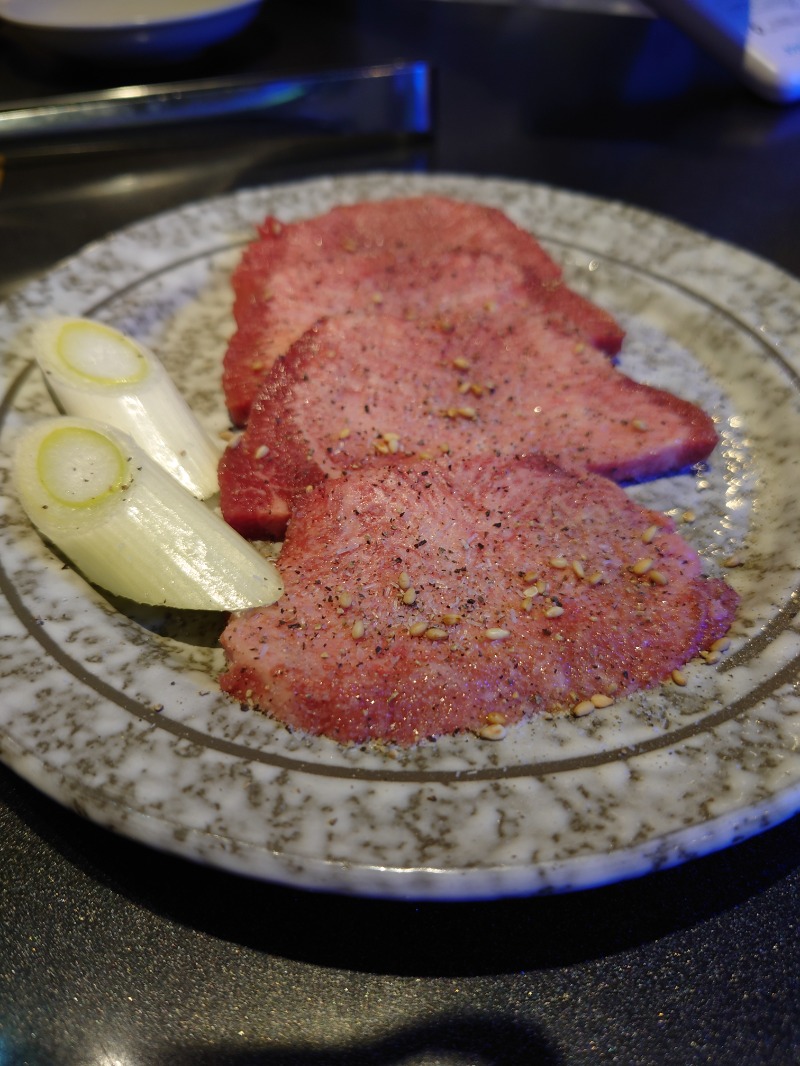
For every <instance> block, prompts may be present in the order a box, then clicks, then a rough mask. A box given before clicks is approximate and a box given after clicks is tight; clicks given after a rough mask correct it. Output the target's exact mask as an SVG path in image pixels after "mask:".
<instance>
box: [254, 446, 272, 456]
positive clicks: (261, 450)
mask: <svg viewBox="0 0 800 1066" xmlns="http://www.w3.org/2000/svg"><path fill="white" fill-rule="evenodd" d="M268 454H269V448H268V447H267V445H266V444H260V445H259V446H258V447H257V448H256V452H255V458H256V459H263V458H264V456H265V455H268Z"/></svg>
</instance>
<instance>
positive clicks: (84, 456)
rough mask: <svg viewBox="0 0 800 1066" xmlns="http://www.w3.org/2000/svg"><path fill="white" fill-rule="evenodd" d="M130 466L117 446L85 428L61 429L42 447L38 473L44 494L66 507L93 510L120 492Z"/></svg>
mask: <svg viewBox="0 0 800 1066" xmlns="http://www.w3.org/2000/svg"><path fill="white" fill-rule="evenodd" d="M127 472H128V466H127V463H126V461H125V457H124V456H123V455H122V454H121V453H120V450H119V448H118V447H117V446H116V444H115V443H114V442H113V441H111V440H109V439H108V437H106V436H104V435H103V434H102V433H97V432H95V430H93V429H86V428H84V427H83V426H61V427H57V428H55V429H53V430H52V432H51V433H48V434H47V435H46V436H45V437H44V438H43V439H42V441H41V442H40V444H39V451H38V454H37V463H36V473H37V475H38V477H39V481H40V483H41V486H42V490H43V492H44V493H47V494H49V495H50V496H51V497H52V499H53V500H54V501H55V502H56V503H59V504H63V505H64V506H65V507H91V506H92V505H95V504H98V503H100V502H101V501H103V500H105V499H107V498H108V497H110V496H112V495H113V494H114V493H115V492H118V491H119V489H120V488H121V486H122V484H123V482H124V481H125V475H126V474H127Z"/></svg>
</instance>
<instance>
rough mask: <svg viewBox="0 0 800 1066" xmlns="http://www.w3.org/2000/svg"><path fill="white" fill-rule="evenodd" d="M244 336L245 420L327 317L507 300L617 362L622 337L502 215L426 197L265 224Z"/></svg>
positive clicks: (237, 379)
mask: <svg viewBox="0 0 800 1066" xmlns="http://www.w3.org/2000/svg"><path fill="white" fill-rule="evenodd" d="M233 289H234V316H235V320H236V327H237V328H236V332H235V333H234V335H233V337H232V338H231V341H230V344H229V347H228V350H227V352H226V355H225V360H224V368H223V388H224V391H225V397H226V402H227V405H228V409H229V411H230V414H231V418H232V419H233V421H234V422H235V423H236V424H237V425H242V424H244V423H245V422H246V420H247V417H248V413H249V410H250V406H251V404H252V402H253V399H254V397H255V395H256V392H257V390H258V387H259V384H260V382H261V380H262V378H263V377H264V375H265V373H266V372H267V371H268V370H269V368H270V366H271V365H272V364H273V362H274V361H275V359H276V358H278V357H279V356H280V355H282V354H283V353H284V352H285V351H286V350H287V349H288V348H289V347H290V346H291V344H292V343H293V342H294V341H295V340H297V339H298V337H300V336H301V335H302V334H303V333H304V332H305V331H306V330H307V329H308V328H309V327H311V326H312V325H313V324H314V323H315V322H316V321H317V320H318V319H319V318H322V317H324V316H328V315H333V314H345V313H348V312H351V311H360V312H362V313H364V312H368V313H379V314H383V313H389V314H394V315H396V316H399V317H413V318H415V319H419V320H423V321H428V322H435V321H442V320H444V319H449V318H450V317H452V316H455V315H457V314H459V313H461V312H462V311H470V310H474V309H476V308H477V307H481V306H485V305H486V304H489V303H491V304H494V305H497V304H502V303H503V302H504V301H505V300H508V299H513V300H515V301H516V302H527V303H528V304H530V306H532V307H533V308H536V309H538V310H540V311H543V312H546V313H547V315H548V316H549V317H550V318H551V319H552V320H553V321H555V322H557V323H560V324H561V325H562V326H569V328H570V329H572V330H574V331H575V332H576V333H577V334H578V335H580V336H581V337H583V338H584V339H586V340H588V341H589V342H591V343H593V344H595V345H596V346H597V347H598V348H600V349H602V350H604V351H606V352H607V353H608V354H609V355H613V354H615V353H616V352H617V351H618V350H619V348H620V345H621V343H622V337H623V334H622V330H621V329H620V327H619V325H618V324H617V323H616V322H615V321H614V319H613V318H612V317H611V316H610V315H609V314H608V313H607V312H605V311H604V310H602V309H601V308H599V307H597V306H595V305H594V304H593V303H591V302H590V301H589V300H586V299H584V298H583V297H582V296H580V295H579V294H578V293H576V292H574V291H573V290H571V289H570V288H569V287H568V286H567V285H566V284H565V283H564V281H563V278H562V276H561V270H560V268H559V267H558V265H557V264H556V263H555V262H554V261H553V260H552V259H551V258H550V256H549V255H548V254H547V253H546V252H545V251H544V249H543V248H542V247H541V245H540V244H539V243H538V242H537V241H536V240H535V239H534V238H533V237H532V236H531V235H530V234H529V233H528V232H526V231H525V230H523V229H521V228H520V227H518V226H516V225H515V224H514V223H513V222H512V221H511V220H510V219H509V218H507V217H506V215H504V214H503V213H502V212H501V211H499V210H497V209H496V208H491V207H486V206H484V205H481V204H472V203H464V202H460V201H456V200H452V199H448V198H446V197H439V196H419V197H410V198H403V199H391V200H381V201H376V202H366V203H359V204H354V205H347V206H341V207H336V208H333V209H332V210H331V211H329V212H327V213H326V214H324V215H321V216H319V217H316V218H312V219H307V220H303V221H300V222H293V223H283V222H280V221H279V220H278V219H275V218H267V219H266V220H265V222H264V223H263V225H262V226H261V228H260V232H259V237H258V239H257V240H255V241H253V242H252V244H250V245H249V246H248V248H247V249H246V250H245V252H244V254H243V256H242V259H241V262H240V263H239V265H238V267H237V269H236V270H235V272H234V275H233Z"/></svg>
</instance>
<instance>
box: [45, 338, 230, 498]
mask: <svg viewBox="0 0 800 1066" xmlns="http://www.w3.org/2000/svg"><path fill="white" fill-rule="evenodd" d="M33 345H34V351H35V354H36V359H37V361H38V363H39V366H40V368H41V370H42V373H43V374H44V377H45V381H46V382H47V385H48V388H49V389H50V392H51V394H52V395H53V398H54V399H55V401H56V403H57V404H58V406H59V408H60V410H61V411H63V412H64V413H65V414H68V415H75V416H76V417H78V418H92V419H97V420H99V421H101V422H105V423H107V424H108V425H110V426H113V427H114V428H115V429H121V430H122V431H123V432H124V433H128V434H130V436H131V437H133V439H134V440H135V441H136V442H137V443H138V444H139V446H140V447H141V448H143V449H144V450H145V451H146V452H147V454H148V455H150V456H152V458H153V459H155V461H156V462H157V463H159V464H160V465H161V466H163V467H164V469H165V470H167V471H169V473H170V474H172V476H173V477H174V478H177V480H178V481H180V483H181V484H182V485H183V486H184V487H185V488H187V489H188V490H189V492H191V493H192V494H193V495H194V496H198V497H199V498H200V499H206V498H208V497H209V496H213V495H214V494H215V493H216V492H217V491H218V490H219V485H218V482H217V465H218V463H219V458H220V453H221V448H220V447H217V446H216V445H215V443H214V441H213V440H212V439H211V437H210V436H209V434H208V433H207V432H206V431H205V429H204V428H203V427H202V426H201V425H200V423H199V422H198V420H197V418H196V416H195V415H194V413H193V412H192V411H191V409H190V407H189V405H188V404H187V403H186V400H185V399H184V398H183V396H182V395H181V393H180V392H179V391H178V389H177V387H176V385H175V383H174V382H173V380H172V379H171V378H170V376H169V374H168V373H167V371H166V370H165V369H164V366H163V365H162V364H161V362H160V361H159V360H158V358H157V357H156V356H155V355H154V354H153V352H151V351H149V350H148V349H147V348H144V347H143V346H142V345H140V344H138V343H137V342H136V341H134V340H132V339H131V338H130V337H126V336H125V334H124V333H120V332H119V331H118V330H116V329H112V328H111V327H110V326H106V325H103V324H101V323H100V322H93V321H92V320H91V319H87V318H64V317H56V318H50V319H47V320H46V321H44V322H42V323H41V324H40V325H39V326H38V327H37V328H36V329H35V330H34V333H33Z"/></svg>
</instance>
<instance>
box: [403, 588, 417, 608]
mask: <svg viewBox="0 0 800 1066" xmlns="http://www.w3.org/2000/svg"><path fill="white" fill-rule="evenodd" d="M416 598H417V593H416V590H415V589H406V590H405V592H404V593H403V603H404V604H405V605H406V606H407V607H410V606H411V604H412V603H414V602H415V600H416Z"/></svg>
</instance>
